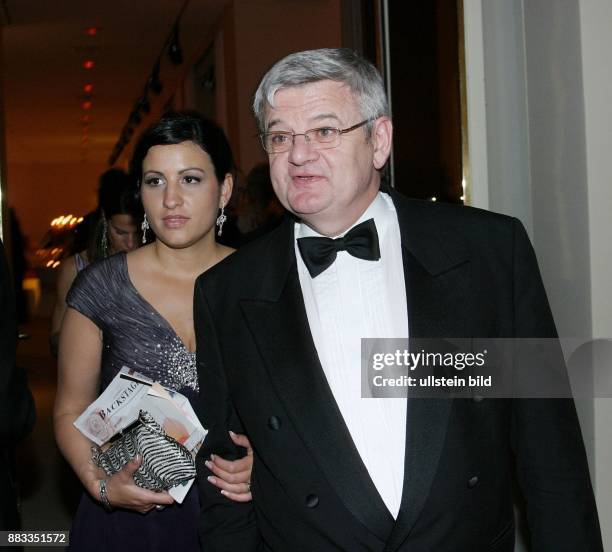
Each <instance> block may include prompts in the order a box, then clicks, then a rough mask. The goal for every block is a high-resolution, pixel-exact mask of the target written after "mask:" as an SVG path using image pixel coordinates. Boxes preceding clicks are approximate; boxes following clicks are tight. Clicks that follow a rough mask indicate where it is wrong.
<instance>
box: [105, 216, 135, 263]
mask: <svg viewBox="0 0 612 552" xmlns="http://www.w3.org/2000/svg"><path fill="white" fill-rule="evenodd" d="M108 244H109V246H110V251H111V253H118V252H119V251H125V252H130V251H133V250H134V249H136V248H137V247H138V246H139V245H140V232H139V230H138V226H137V224H136V221H135V220H134V218H133V217H132V216H131V215H126V214H117V215H113V216H112V217H110V218H109V219H108Z"/></svg>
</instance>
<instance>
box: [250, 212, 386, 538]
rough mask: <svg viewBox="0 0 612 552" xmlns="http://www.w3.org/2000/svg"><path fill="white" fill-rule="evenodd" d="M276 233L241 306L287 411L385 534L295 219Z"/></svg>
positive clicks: (340, 487)
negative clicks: (322, 331) (322, 342)
mask: <svg viewBox="0 0 612 552" xmlns="http://www.w3.org/2000/svg"><path fill="white" fill-rule="evenodd" d="M281 234H282V236H283V237H282V240H277V241H276V240H275V243H274V246H275V248H274V250H272V249H271V250H270V251H269V252H268V255H267V256H266V258H267V259H269V267H270V268H269V269H268V274H267V277H266V278H264V283H263V285H262V289H261V293H260V295H259V297H258V298H257V299H255V300H243V301H242V302H241V307H242V311H243V314H244V316H245V318H246V321H247V323H248V325H249V328H250V330H251V332H252V335H253V336H254V339H255V341H256V342H257V345H258V348H259V351H260V353H261V355H262V357H263V360H264V364H265V367H266V370H267V372H268V376H269V378H270V381H271V382H272V385H273V386H274V389H275V391H276V394H277V396H278V397H279V398H280V401H281V402H282V404H283V407H284V409H285V411H286V415H287V416H288V417H289V418H290V420H291V423H292V424H293V426H294V427H295V428H296V431H297V432H298V433H299V434H300V436H301V437H302V439H303V440H304V443H305V444H306V446H307V447H308V449H309V450H310V452H311V454H312V456H313V458H314V459H315V461H316V462H317V464H318V466H319V467H320V469H321V471H322V472H323V474H324V475H325V478H326V479H327V481H328V483H329V484H330V485H331V486H332V487H333V488H334V490H335V492H336V494H337V495H338V497H340V499H341V501H342V502H343V503H344V505H345V506H346V508H347V509H348V510H349V511H350V512H351V513H352V514H353V515H354V516H355V518H357V519H358V520H359V521H360V522H361V523H362V524H363V525H364V526H366V527H367V528H368V529H369V530H370V531H372V532H373V533H374V534H375V535H377V536H378V537H379V538H380V539H381V540H383V541H386V540H387V538H388V536H389V534H390V533H391V530H392V528H393V518H392V516H391V514H390V513H389V511H388V510H387V508H386V506H385V504H384V502H383V501H382V499H381V497H380V495H379V494H378V491H377V490H376V488H375V486H374V484H373V483H372V480H371V479H370V476H369V474H368V472H367V469H366V467H365V465H364V464H363V462H362V460H361V457H360V455H359V453H358V452H357V449H356V447H355V445H354V443H353V440H352V438H351V436H350V433H349V431H348V429H347V427H346V424H345V423H344V420H343V418H342V415H341V413H340V410H339V408H338V406H337V404H336V401H335V399H334V396H333V393H332V392H331V390H330V388H329V385H328V383H327V379H326V377H325V374H324V372H323V369H322V367H321V363H320V361H319V358H318V355H317V351H316V349H315V345H314V342H313V339H312V334H311V332H310V329H309V325H308V318H307V315H306V309H305V306H304V299H303V295H302V291H301V287H300V283H299V277H298V272H297V265H296V261H295V252H294V240H293V222H292V221H288V222H286V223H285V225H284V227H283V229H282V231H281Z"/></svg>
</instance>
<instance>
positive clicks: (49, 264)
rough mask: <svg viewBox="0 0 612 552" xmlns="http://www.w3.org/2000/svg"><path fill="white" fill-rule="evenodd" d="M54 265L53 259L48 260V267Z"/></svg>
mask: <svg viewBox="0 0 612 552" xmlns="http://www.w3.org/2000/svg"><path fill="white" fill-rule="evenodd" d="M52 265H53V261H47V264H46V265H45V266H46V267H47V268H49V267H51V266H52Z"/></svg>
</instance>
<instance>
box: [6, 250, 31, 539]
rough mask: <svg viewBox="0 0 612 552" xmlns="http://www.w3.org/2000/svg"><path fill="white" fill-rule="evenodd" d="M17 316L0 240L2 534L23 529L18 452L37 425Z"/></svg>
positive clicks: (10, 279) (10, 280)
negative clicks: (18, 359) (20, 358)
mask: <svg viewBox="0 0 612 552" xmlns="http://www.w3.org/2000/svg"><path fill="white" fill-rule="evenodd" d="M16 349H17V316H16V310H15V295H14V293H13V282H12V277H11V274H10V272H9V268H8V263H7V260H6V257H5V254H4V245H3V244H2V241H1V240H0V531H9V530H10V531H15V530H18V529H19V527H20V521H19V511H18V506H17V502H18V501H17V488H16V482H15V463H14V449H15V445H16V444H17V442H18V441H19V440H21V439H22V438H23V437H25V436H26V435H27V434H28V433H29V432H30V431H31V430H32V427H33V426H34V420H35V409H34V401H33V399H32V395H31V393H30V390H29V389H28V384H27V378H26V374H25V371H24V370H23V369H20V368H18V367H17V366H16V365H15V355H16Z"/></svg>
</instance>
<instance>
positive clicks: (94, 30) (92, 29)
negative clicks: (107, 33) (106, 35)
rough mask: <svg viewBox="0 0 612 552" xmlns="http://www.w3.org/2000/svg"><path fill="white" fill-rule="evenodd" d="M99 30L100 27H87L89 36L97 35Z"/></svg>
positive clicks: (86, 30)
mask: <svg viewBox="0 0 612 552" xmlns="http://www.w3.org/2000/svg"><path fill="white" fill-rule="evenodd" d="M99 30H100V27H87V28H86V29H85V33H87V34H88V35H89V36H96V35H97V34H98V31H99Z"/></svg>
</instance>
